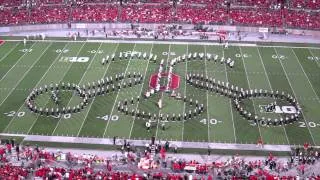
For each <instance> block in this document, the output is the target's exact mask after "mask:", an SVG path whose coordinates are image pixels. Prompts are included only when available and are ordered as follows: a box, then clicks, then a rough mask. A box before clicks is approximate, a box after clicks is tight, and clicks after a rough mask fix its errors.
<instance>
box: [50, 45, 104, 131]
mask: <svg viewBox="0 0 320 180" xmlns="http://www.w3.org/2000/svg"><path fill="white" fill-rule="evenodd" d="M101 46H102V43H100V45H99V47H98V49H97V51H99V50H100V48H101ZM81 50H82V48H81ZM80 52H81V51H79V52H78V55H79V53H80ZM97 54H98V53H97V52H96V53H95V54H94V55H93V57H92V60H91V62H90V63H89V65H88V66H87V69H86V70H85V71H84V73H83V74H82V76H81V79H80V81H79V82H78V85H79V84H81V83H82V80H83V78H84V77H85V75H86V74H87V72H88V69H89V68H90V67H91V65H92V63H93V61H94V60H95V58H96V55H97ZM78 55H77V56H78ZM72 99H73V96H71V97H70V99H69V102H68V104H67V106H66V107H68V106H70V103H71V100H72ZM93 99H94V98H93ZM90 107H91V104H90ZM62 119H63V117H62V116H61V117H60V119H59V120H58V123H57V124H56V127H55V128H54V130H53V131H52V133H51V135H53V134H54V132H55V131H56V130H57V128H58V127H59V124H60V122H61V120H62Z"/></svg>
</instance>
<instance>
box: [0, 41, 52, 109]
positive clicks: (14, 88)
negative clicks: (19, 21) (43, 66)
mask: <svg viewBox="0 0 320 180" xmlns="http://www.w3.org/2000/svg"><path fill="white" fill-rule="evenodd" d="M51 44H52V43H51ZM51 44H50V45H49V46H48V47H47V48H46V49H45V50H44V51H43V52H42V53H41V55H40V56H38V58H37V60H35V62H33V63H32V65H31V67H30V68H29V69H28V70H27V71H26V72H25V73H24V74H23V76H22V77H21V78H20V79H19V81H18V82H17V83H16V85H15V86H14V87H13V88H12V90H11V91H10V92H9V93H8V95H7V96H6V97H5V98H4V99H3V101H2V102H1V103H0V107H1V105H2V104H3V103H4V102H5V101H6V99H7V98H8V97H9V96H10V95H11V93H12V92H13V90H14V89H15V88H16V87H17V86H18V85H19V84H20V82H21V81H22V80H23V79H24V77H25V76H26V75H27V74H28V72H29V71H30V70H31V69H32V67H33V66H34V65H35V64H36V63H37V62H38V61H39V59H40V58H41V57H42V56H43V54H44V53H45V52H46V51H47V50H48V48H49V47H50V46H51ZM22 56H24V55H22ZM22 56H21V57H22ZM21 57H20V58H21ZM19 61H20V60H19ZM13 67H14V66H13ZM13 67H12V68H13ZM12 68H11V69H12ZM9 71H10V70H9ZM9 71H8V72H9ZM8 72H7V73H8Z"/></svg>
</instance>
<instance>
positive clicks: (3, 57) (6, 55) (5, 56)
mask: <svg viewBox="0 0 320 180" xmlns="http://www.w3.org/2000/svg"><path fill="white" fill-rule="evenodd" d="M19 44H20V42H19V43H17V44H16V45H15V46H14V47H12V48H11V49H10V51H8V52H7V53H6V54H5V55H4V56H2V58H1V59H0V62H1V61H3V60H4V59H5V58H7V57H8V55H9V54H10V53H11V52H12V51H13V50H14V49H15V48H16V47H18V45H19Z"/></svg>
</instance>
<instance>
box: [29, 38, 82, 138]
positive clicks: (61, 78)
mask: <svg viewBox="0 0 320 180" xmlns="http://www.w3.org/2000/svg"><path fill="white" fill-rule="evenodd" d="M85 44H86V43H83V44H82V46H81V48H80V49H79V51H78V52H77V54H79V53H80V52H81V50H82V48H83V47H84V45H85ZM71 66H72V63H70V65H69V67H68V69H67V70H66V71H65V74H64V75H63V77H62V78H61V79H60V81H59V83H60V82H61V81H62V80H63V79H64V77H65V76H66V74H67V73H68V71H69V69H70V68H71ZM49 69H51V68H49ZM43 77H44V76H43ZM43 77H42V78H43ZM42 78H41V79H42ZM40 82H41V80H40V81H39V82H38V83H40ZM48 101H49V100H48ZM48 101H47V102H46V104H47V103H48ZM38 118H39V115H38V116H37V119H36V120H35V121H34V122H33V124H32V125H31V127H30V128H29V130H28V132H27V134H29V133H30V131H31V130H32V128H33V126H34V125H35V124H36V122H37V121H38Z"/></svg>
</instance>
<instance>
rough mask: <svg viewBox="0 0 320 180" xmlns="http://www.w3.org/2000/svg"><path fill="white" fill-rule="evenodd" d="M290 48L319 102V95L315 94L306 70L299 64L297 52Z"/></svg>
mask: <svg viewBox="0 0 320 180" xmlns="http://www.w3.org/2000/svg"><path fill="white" fill-rule="evenodd" d="M291 50H292V52H293V54H294V55H295V57H296V58H295V59H296V60H297V61H298V64H299V65H300V68H301V70H302V72H303V74H304V75H305V76H306V78H307V80H308V82H309V84H310V87H311V89H312V90H313V93H314V95H315V97H316V98H317V100H318V102H319V103H320V99H319V97H318V94H317V93H316V91H315V90H314V88H313V85H312V84H311V82H310V79H309V77H308V76H307V74H306V72H305V71H304V69H303V67H302V65H301V63H300V59H299V57H298V56H297V54H296V53H295V52H294V50H293V49H291Z"/></svg>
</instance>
